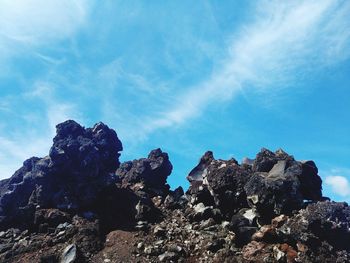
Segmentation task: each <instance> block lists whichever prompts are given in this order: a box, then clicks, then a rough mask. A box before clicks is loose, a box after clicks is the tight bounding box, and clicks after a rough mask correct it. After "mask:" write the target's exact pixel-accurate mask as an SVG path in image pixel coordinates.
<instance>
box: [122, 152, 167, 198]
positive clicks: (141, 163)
mask: <svg viewBox="0 0 350 263" xmlns="http://www.w3.org/2000/svg"><path fill="white" fill-rule="evenodd" d="M172 169H173V166H172V164H171V163H170V161H169V157H168V154H167V153H164V152H162V150H161V149H155V150H153V151H151V152H150V153H149V155H148V157H147V158H142V159H139V160H134V161H132V162H130V161H129V162H125V163H123V164H121V166H120V167H119V169H118V170H117V171H116V175H117V176H118V177H119V178H120V179H121V180H122V183H123V185H132V184H136V183H141V182H142V183H144V185H145V188H146V189H145V190H146V191H148V192H149V193H150V194H151V195H152V196H151V197H153V196H156V195H164V194H166V193H167V192H168V190H169V186H168V185H166V180H167V177H168V176H169V175H170V173H171V171H172Z"/></svg>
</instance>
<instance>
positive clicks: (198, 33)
mask: <svg viewBox="0 0 350 263" xmlns="http://www.w3.org/2000/svg"><path fill="white" fill-rule="evenodd" d="M349 16H350V2H349V1H345V0H344V1H340V0H339V1H336V0H332V1H331V0H317V1H316V0H315V1H263V0H262V1H200V2H199V1H196V3H194V2H193V1H147V3H146V1H108V0H106V1H93V0H91V1H88V0H86V1H84V0H51V1H46V0H27V1H20V0H0V98H1V99H0V171H1V172H0V173H1V174H0V178H5V177H9V176H10V175H11V174H13V172H14V171H15V170H16V169H17V168H19V167H20V166H21V164H22V162H23V161H24V160H25V159H26V158H28V157H30V156H33V155H36V156H44V155H46V154H47V153H48V150H49V147H50V146H51V140H52V137H53V136H54V133H55V125H56V124H57V123H59V122H61V121H64V120H66V119H75V120H77V121H79V122H80V123H81V124H82V125H84V126H91V125H93V124H94V123H96V122H98V121H103V122H105V123H107V124H108V125H109V126H110V127H111V128H114V129H115V130H116V131H117V133H118V136H119V137H120V139H121V140H122V142H123V145H124V151H123V153H122V160H130V159H134V158H140V157H144V156H146V155H147V153H148V152H149V151H150V150H151V149H153V148H156V147H161V148H162V149H163V150H165V151H167V152H168V153H169V155H170V159H171V161H172V163H173V165H174V170H173V174H172V175H171V176H170V178H169V183H170V184H171V186H172V187H176V186H178V185H182V186H185V187H187V182H186V179H185V177H186V175H187V173H188V172H189V171H190V169H191V168H192V167H194V166H195V165H196V163H197V161H198V159H199V158H200V156H201V155H202V154H203V153H204V152H205V151H206V150H209V149H210V150H213V151H214V155H215V156H216V157H217V158H222V159H227V158H231V157H235V158H236V159H237V160H241V159H242V158H243V157H246V156H247V157H251V158H252V157H254V156H255V154H256V153H257V152H258V151H259V150H260V148H262V147H267V148H270V149H271V150H276V149H278V148H283V149H284V150H286V151H287V152H289V153H290V154H293V155H294V156H295V158H296V159H299V160H302V159H313V160H315V162H316V163H317V165H318V167H319V170H320V175H321V176H322V178H323V180H324V194H325V195H328V196H331V197H332V198H333V199H335V200H346V201H350V181H349V180H350V158H349V156H350V138H349V134H350V123H349V114H350V90H349V89H350V60H349V58H350V20H349Z"/></svg>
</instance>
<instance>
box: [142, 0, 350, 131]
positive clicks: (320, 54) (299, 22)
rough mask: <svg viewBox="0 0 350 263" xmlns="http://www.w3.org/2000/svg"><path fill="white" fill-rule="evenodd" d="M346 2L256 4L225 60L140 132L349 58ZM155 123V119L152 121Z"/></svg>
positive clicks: (181, 120) (286, 83) (349, 24)
mask: <svg viewBox="0 0 350 263" xmlns="http://www.w3.org/2000/svg"><path fill="white" fill-rule="evenodd" d="M349 13H350V2H348V1H331V0H318V1H261V2H259V3H258V4H257V9H256V10H255V14H253V19H252V20H253V22H252V23H251V24H248V25H246V26H244V27H243V28H242V29H241V30H240V31H239V32H238V33H236V34H234V35H233V36H232V42H231V44H230V46H229V52H228V53H229V54H228V58H227V59H226V60H225V61H223V63H222V67H221V69H220V70H218V71H215V72H213V74H212V76H211V77H210V78H209V79H207V80H206V81H204V82H203V83H201V84H199V85H197V86H194V87H189V89H188V91H187V92H186V93H184V94H183V95H182V96H180V97H178V98H177V99H175V101H173V102H172V103H173V104H172V105H174V103H175V106H174V107H172V108H171V109H170V110H169V111H168V112H165V113H163V114H162V115H161V116H158V117H157V118H155V117H154V116H153V118H152V119H153V121H149V122H146V123H147V124H145V125H144V127H143V129H142V130H143V132H144V133H146V134H147V133H151V132H152V131H154V130H156V129H159V128H165V127H170V126H174V125H178V124H183V123H186V122H187V121H188V120H189V119H191V118H193V117H196V116H198V115H200V114H201V113H202V112H203V111H204V110H205V109H206V108H207V107H208V106H209V105H210V104H211V103H218V102H222V101H228V100H231V99H232V98H233V97H234V96H235V95H236V94H237V93H238V92H240V91H242V90H246V89H251V88H252V87H254V88H255V91H257V92H263V91H266V90H271V89H277V88H283V87H288V86H290V84H289V83H291V82H292V81H293V77H292V76H294V75H295V74H292V73H293V72H295V71H297V70H300V69H302V70H300V72H301V73H302V74H307V72H308V71H309V70H316V69H319V68H320V67H324V66H327V65H331V64H334V63H338V62H339V61H341V60H343V59H347V58H348V57H349V55H350V49H349V46H350V45H349V44H350V20H349V19H348V14H349ZM154 119H155V120H154Z"/></svg>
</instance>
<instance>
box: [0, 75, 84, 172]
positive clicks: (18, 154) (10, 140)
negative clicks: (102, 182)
mask: <svg viewBox="0 0 350 263" xmlns="http://www.w3.org/2000/svg"><path fill="white" fill-rule="evenodd" d="M17 99H20V100H22V101H31V102H32V103H34V104H36V106H39V105H40V104H42V110H41V111H40V114H39V115H38V113H36V114H32V113H31V111H28V113H24V114H23V116H22V120H21V122H20V126H21V127H20V129H14V130H13V131H9V129H8V128H7V127H0V132H1V134H3V136H0V148H1V152H0V171H1V174H0V178H5V177H9V176H11V175H12V174H13V173H14V171H15V170H16V169H18V168H19V167H21V164H22V162H23V161H24V160H26V159H27V158H29V157H31V156H45V155H47V154H48V151H49V148H50V146H51V144H52V137H53V136H54V134H55V131H56V128H55V127H56V125H57V124H58V123H60V122H62V121H65V120H67V119H75V120H78V121H79V120H81V118H80V115H79V114H78V113H77V111H76V108H75V105H73V104H70V103H67V102H61V101H60V100H59V99H57V98H56V96H55V87H54V86H53V85H52V84H50V83H45V82H37V83H35V84H34V86H33V88H32V89H31V90H30V91H28V92H26V93H24V94H19V95H18V98H17Z"/></svg>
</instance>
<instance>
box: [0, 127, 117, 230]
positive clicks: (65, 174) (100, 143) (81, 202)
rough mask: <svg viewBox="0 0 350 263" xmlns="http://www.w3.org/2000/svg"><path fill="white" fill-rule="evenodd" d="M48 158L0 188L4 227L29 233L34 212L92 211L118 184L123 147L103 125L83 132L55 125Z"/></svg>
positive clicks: (30, 164)
mask: <svg viewBox="0 0 350 263" xmlns="http://www.w3.org/2000/svg"><path fill="white" fill-rule="evenodd" d="M56 128H57V134H56V136H55V137H54V139H53V146H52V147H51V149H50V154H49V156H46V157H44V158H37V157H32V158H30V159H28V160H26V161H25V162H24V163H23V167H22V168H20V169H19V170H18V171H17V172H16V173H15V174H14V175H13V176H12V177H11V178H10V179H9V180H7V181H5V182H4V183H3V184H2V186H1V192H0V227H1V228H5V227H9V226H16V227H20V228H26V227H30V226H31V224H32V223H33V219H34V214H35V210H36V209H39V208H56V209H61V210H66V211H82V210H89V209H91V206H93V204H94V202H95V201H96V199H97V197H98V195H99V194H100V193H102V192H103V190H104V189H105V188H106V187H107V186H108V185H111V184H113V183H114V181H115V179H114V177H113V175H112V174H111V173H112V172H114V171H115V170H116V169H117V168H118V167H119V160H118V157H119V151H121V150H122V144H121V142H120V140H119V139H118V137H117V134H116V132H115V131H114V130H112V129H109V128H108V126H107V125H105V124H103V123H98V124H96V125H95V126H94V127H93V128H88V129H85V128H83V127H82V126H81V125H79V124H78V123H76V122H75V121H72V120H69V121H66V122H64V123H61V124H58V125H57V127H56Z"/></svg>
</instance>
